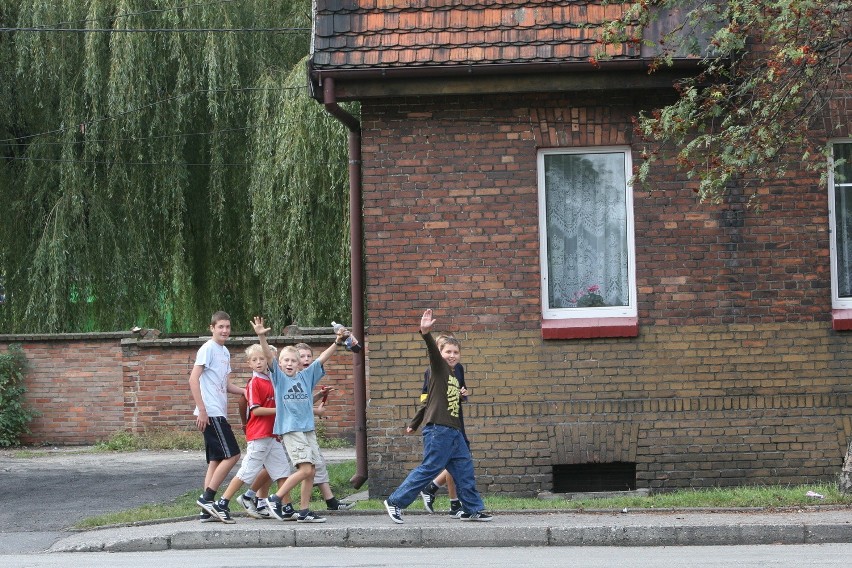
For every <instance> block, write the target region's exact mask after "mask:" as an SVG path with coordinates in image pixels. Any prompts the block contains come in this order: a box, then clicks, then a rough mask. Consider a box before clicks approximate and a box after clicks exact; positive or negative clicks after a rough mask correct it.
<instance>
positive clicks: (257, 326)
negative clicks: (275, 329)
mask: <svg viewBox="0 0 852 568" xmlns="http://www.w3.org/2000/svg"><path fill="white" fill-rule="evenodd" d="M251 326H252V328H254V332H255V333H256V334H257V335H266V334H267V333H269V332H270V329H269V328H268V327H265V326H264V325H263V318H262V317H259V316H254V320H252V323H251Z"/></svg>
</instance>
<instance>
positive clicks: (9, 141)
mask: <svg viewBox="0 0 852 568" xmlns="http://www.w3.org/2000/svg"><path fill="white" fill-rule="evenodd" d="M303 89H307V87H306V86H305V87H280V90H282V91H283V90H292V91H297V90H303ZM249 90H258V91H262V90H271V89H263V88H260V87H243V88H240V89H198V90H195V91H191V92H189V93H182V94H179V95H173V96H171V97H167V98H165V99H160V100H157V101H154V102H151V103H148V104H146V105H142V106H140V107H136V108H133V109H128V110H126V111H123V112H120V113H118V114H115V115H111V116H105V117H101V118H93V119H91V120H83V121H79V122H74V123H73V125H72V126H63V127H61V128H56V129H53V130H47V131H44V132H38V133H36V134H27V135H25V136H19V137H16V138H6V139H4V140H0V144H4V143H5V144H18V145H20V144H21V142H20V141H21V140H29V139H31V138H37V137H39V136H47V135H50V134H61V133H63V132H66V131H68V130H71V129H75V128H84V129H85V128H86V127H87V126H89V125H92V124H97V123H99V122H104V121H107V120H114V119H116V118H119V117H122V116H127V115H130V114H133V113H135V112H140V111H143V110H145V109H148V108H151V107H153V106H156V105H158V104H161V103H167V102H171V101H174V100H177V99H180V98H183V97H188V96H191V95H197V94H200V93H217V92H223V93H227V92H232V91H236V92H241V91H249Z"/></svg>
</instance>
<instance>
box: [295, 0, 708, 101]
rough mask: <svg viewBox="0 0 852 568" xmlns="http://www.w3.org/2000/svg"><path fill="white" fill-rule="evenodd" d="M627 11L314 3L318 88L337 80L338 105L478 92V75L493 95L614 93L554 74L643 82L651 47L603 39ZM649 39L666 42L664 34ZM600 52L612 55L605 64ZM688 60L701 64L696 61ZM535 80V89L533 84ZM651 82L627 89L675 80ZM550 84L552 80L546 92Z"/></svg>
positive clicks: (377, 0)
mask: <svg viewBox="0 0 852 568" xmlns="http://www.w3.org/2000/svg"><path fill="white" fill-rule="evenodd" d="M697 1H699V0H697ZM628 6H629V4H625V3H619V4H616V3H612V4H606V3H604V2H603V1H602V0H568V1H564V0H563V1H553V0H526V1H521V0H456V1H450V0H315V1H314V30H313V36H312V53H311V58H310V62H309V68H310V77H311V78H310V81H311V86H312V89H313V93H314V96H316V97H317V98H320V97H321V95H320V91H321V90H322V89H323V88H325V87H323V84H324V82H325V80H326V79H332V84H334V87H333V89H334V93H333V96H334V98H336V99H340V100H344V99H350V100H351V99H360V98H364V97H372V96H386V95H416V94H425V93H427V92H429V93H432V94H436V93H438V92H441V93H444V94H447V93H449V92H454V93H462V92H481V91H478V89H481V84H482V80H477V79H473V77H474V76H477V77H481V76H483V75H490V76H491V77H492V78H493V79H492V80H491V81H492V83H491V85H490V87H488V88H489V89H490V91H491V92H506V90H507V89H515V88H518V89H523V90H565V89H578V88H584V89H589V88H591V89H595V88H598V89H603V88H612V86H611V77H610V78H609V83H610V85H609V86H608V87H607V86H606V85H604V84H603V83H601V74H598V77H591V75H589V76H588V77H585V78H582V79H580V81H579V82H578V80H577V79H572V80H571V84H570V85H569V84H567V83H565V81H564V80H563V79H559V78H553V77H552V76H553V75H560V76H562V75H565V74H569V73H570V74H576V73H592V72H594V71H596V70H598V69H606V70H620V71H625V70H631V71H633V72H635V74H636V75H638V74H640V73H641V74H645V71H647V66H648V64H649V63H650V62H651V60H652V59H653V54H651V53H648V52H646V48H644V47H640V46H639V45H638V44H637V43H635V42H634V43H627V42H625V43H617V44H604V43H603V42H602V41H600V38H601V37H602V33H603V27H604V24H605V23H607V22H610V21H613V20H616V19H619V18H621V17H623V16H624V14H625V10H627V9H628ZM681 17H682V16H681V15H680V14H678V13H667V14H666V15H665V17H664V18H662V19H661V22H662V24H660V25H662V26H664V27H667V28H668V29H672V27H671V26H672V24H673V23H674V24H675V25H676V24H677V23H679V21H680V18H681ZM655 25H657V24H655ZM645 34H646V36H648V35H651V36H655V37H659V35H658V34H659V29H646V30H645ZM601 49H605V50H606V54H607V57H606V58H603V61H598V56H599V55H600V50H601ZM687 59H689V60H691V63H690V65H693V66H694V63H695V61H696V58H694V57H690V58H683V60H687ZM536 74H537V75H538V77H539V79H537V81H538V82H536V81H535V80H532V79H530V78H529V77H530V76H531V75H536ZM509 75H511V76H513V77H517V76H519V75H523V76H525V77H526V79H525V80H524V81H523V83H524V84H523V85H522V84H521V82H518V81H514V80H513V81H512V82H508V83H507V82H506V78H507V77H508V76H509ZM645 75H646V76H645V78H644V79H637V80H634V81H632V82H631V83H630V84H625V85H624V86H625V87H626V88H634V87H637V88H646V87H649V86H652V85H657V86H659V85H660V84H663V83H665V82H666V81H669V82H668V85H669V86H670V85H671V83H670V78H665V77H662V78H661V79H650V80H649V79H648V77H647V74H645ZM544 76H551V77H548V78H547V81H549V84H547V85H545V84H543V83H542V82H541V79H542V78H543V77H544ZM462 77H465V78H464V79H463V78H462ZM500 77H502V78H503V81H502V82H501V79H499V78H500ZM441 81H443V82H444V84H442V85H441V86H440V87H436V86H435V85H436V84H437V83H438V82H441ZM477 81H478V85H474V83H477ZM560 81H562V82H560ZM418 82H419V83H418ZM335 83H336V84H335ZM580 83H584V84H582V85H581V84H580ZM430 89H431V90H430ZM322 96H324V97H327V96H330V95H329V94H326V95H322Z"/></svg>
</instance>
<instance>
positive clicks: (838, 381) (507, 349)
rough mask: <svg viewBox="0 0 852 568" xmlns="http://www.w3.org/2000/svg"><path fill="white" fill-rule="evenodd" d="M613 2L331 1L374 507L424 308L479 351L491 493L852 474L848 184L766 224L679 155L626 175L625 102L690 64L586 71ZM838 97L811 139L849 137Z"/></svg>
mask: <svg viewBox="0 0 852 568" xmlns="http://www.w3.org/2000/svg"><path fill="white" fill-rule="evenodd" d="M620 9H621V8H619V7H618V6H607V7H603V6H599V5H594V4H593V3H590V2H568V3H556V2H548V1H542V0H539V1H531V2H503V1H498V2H482V1H477V0H473V1H471V2H464V3H461V2H445V1H439V0H415V1H412V2H406V3H399V2H376V1H375V0H369V1H368V0H361V1H355V0H353V1H349V2H341V1H339V0H318V1H317V2H315V22H314V37H313V53H312V56H311V60H310V63H309V71H310V81H311V86H312V88H313V92H314V95H315V97H316V98H317V99H318V100H319V101H320V102H322V103H323V104H325V106H326V108H327V109H328V110H329V111H330V112H332V114H335V116H337V117H338V118H341V120H343V121H344V122H346V123H347V124H348V125H349V127H350V130H351V132H352V135H351V137H350V144H351V151H352V153H353V154H352V158H353V162H354V163H356V168H357V163H358V160H361V167H360V169H359V170H358V171H356V172H355V173H356V174H357V176H358V177H357V179H355V181H354V182H353V183H354V184H357V187H356V188H355V193H353V195H355V196H356V197H359V198H360V199H361V207H360V208H359V207H358V202H357V200H356V201H353V204H354V205H353V207H355V215H356V216H358V215H359V214H360V219H359V220H360V222H362V223H363V255H362V256H363V261H362V265H363V269H364V273H363V274H364V284H363V285H364V291H365V298H366V302H365V304H366V307H367V309H368V311H367V312H365V317H366V319H367V323H368V330H369V333H368V335H369V340H370V349H369V383H370V399H369V404H368V406H367V408H366V433H367V434H366V437H367V450H366V451H367V459H368V462H369V473H370V491H371V493H372V494H373V495H374V496H382V495H387V493H388V492H389V491H390V490H392V489H393V488H394V487H395V486H396V485H397V484H398V483H399V482H400V481H401V480H402V479H403V477H404V476H405V475H406V473H407V472H408V471H409V470H410V469H411V468H412V467H414V466H415V465H416V464H417V463H419V459H420V447H421V442H420V439H419V436H404V435H403V432H404V425H405V421H406V420H407V419H408V418H410V417H411V416H412V415H413V414H414V411H415V408H416V403H417V394H418V392H419V388H420V384H421V380H422V378H421V377H422V374H421V371H422V369H423V367H424V366H425V364H426V357H425V351H424V347H423V343H422V341H421V340H420V339H419V336H418V334H417V327H418V324H419V317H420V314H421V313H422V311H423V310H424V309H425V308H433V309H434V310H435V317H436V319H437V320H438V324H437V326H436V331H450V332H452V333H454V334H456V335H457V336H458V337H459V338H460V339H461V341H462V345H463V351H462V357H463V361H464V363H465V364H466V367H467V371H466V377H467V379H468V385H469V386H470V387H471V390H472V391H473V395H472V397H471V399H470V401H469V403H468V404H467V406H466V407H465V421H466V424H467V427H468V434H469V436H470V438H471V440H472V450H473V455H474V459H475V461H476V469H477V480H478V483H479V485H480V488H481V489H482V490H484V491H486V492H506V493H510V494H515V495H531V494H535V493H537V492H539V491H542V490H552V489H556V490H566V491H567V490H577V489H604V488H606V489H623V488H653V489H668V488H681V487H691V486H694V487H710V486H727V485H737V484H758V483H772V484H774V483H782V484H786V483H804V482H814V481H818V480H820V481H823V480H831V479H833V478H834V477H835V476H836V474H838V473H839V471H840V467H841V465H842V459H843V456H844V452H845V448H846V443H847V440H849V438H850V436H852V411H850V404H849V403H850V387H849V381H848V379H847V374H848V373H847V367H849V365H850V357H852V354H850V351H852V338H850V336H849V334H847V333H843V332H842V331H840V330H843V329H844V328H847V327H848V325H847V323H848V319H847V316H848V312H845V311H844V309H845V308H849V307H852V306H850V305H847V302H848V300H849V298H848V296H850V294H849V292H848V291H847V292H846V297H845V299H844V294H843V293H842V286H840V282H839V279H840V280H842V277H838V276H832V274H833V272H832V268H831V267H832V259H835V258H836V257H837V255H838V253H837V251H835V249H834V248H833V243H831V242H830V238H831V236H832V233H831V232H830V223H832V222H833V220H832V218H831V216H830V215H829V207H830V206H831V205H832V201H831V200H830V199H829V196H830V195H831V196H834V195H835V193H834V192H835V191H836V190H838V189H839V187H840V186H839V184H835V183H834V182H830V184H829V188H828V189H827V188H826V187H825V185H824V184H820V180H819V176H815V175H813V174H810V173H807V172H805V171H804V170H796V168H791V171H790V174H789V175H788V176H787V178H785V179H784V180H783V182H777V183H774V184H769V185H764V186H762V187H761V188H760V191H759V193H760V195H761V197H762V198H763V201H762V206H763V210H762V211H761V212H760V213H756V212H755V211H754V210H751V209H748V208H747V207H746V206H745V201H746V200H745V198H744V197H742V196H740V195H738V194H737V191H736V190H735V191H734V192H733V194H732V197H731V199H729V200H728V201H726V202H725V203H722V204H720V205H710V204H700V203H698V201H697V199H696V197H695V194H694V192H693V191H692V189H693V187H694V186H693V185H692V183H691V182H690V181H688V180H687V179H685V177H683V176H682V175H681V174H679V173H678V172H677V170H675V169H674V168H673V167H672V164H670V163H669V164H665V163H664V164H662V165H661V166H658V167H657V168H656V169H655V172H654V173H653V174H652V179H651V180H650V181H649V183H648V184H647V186H646V187H643V188H638V189H633V188H631V187H630V186H629V185H628V182H627V180H628V179H629V177H630V173H631V171H632V167H633V166H634V165H635V164H636V163H638V161H639V159H640V152H641V146H640V144H639V143H638V141H637V140H635V139H634V134H633V129H632V124H631V119H632V117H633V116H635V115H636V114H637V113H638V112H639V111H640V110H642V109H650V108H653V107H654V106H659V105H660V104H661V102H662V101H665V100H669V99H672V98H673V97H674V91H673V89H672V79H673V77H676V76H683V74H685V73H691V72H694V69H695V66H696V62H695V60H694V59H690V58H688V57H681V58H676V59H675V64H674V66H673V67H672V68H671V69H669V70H666V71H663V72H658V73H655V74H651V75H649V74H647V72H646V66H647V63H648V61H649V54H647V53H643V52H640V51H637V50H635V49H632V48H630V46H614V47H613V48H612V51H611V55H612V56H613V57H612V59H611V60H608V61H602V62H600V64H599V65H598V66H592V65H591V64H590V63H589V62H588V57H589V56H590V53H591V51H590V50H591V49H592V47H593V46H594V37H593V34H594V24H596V23H599V22H601V21H604V20H606V19H611V18H612V17H613V16H615V15H617V13H616V11H617V10H620ZM578 22H585V23H588V24H592V28H588V27H587V28H582V27H579V26H577V25H575V24H577V23H578ZM590 30H591V31H590ZM346 101H359V103H360V119H359V121H355V119H354V118H353V117H352V116H351V115H347V113H346V111H343V110H342V107H341V106H340V105H339V104H338V103H340V102H346ZM844 105H845V106H844ZM836 108H837V109H839V111H837V112H838V113H839V114H838V115H837V116H839V119H837V120H835V121H834V122H832V123H831V124H830V125H829V124H827V125H826V128H825V129H824V130H823V131H820V132H816V133H815V134H814V135H815V136H816V137H817V138H818V139H821V140H822V142H823V143H824V144H831V143H834V144H836V145H837V147H838V148H839V149H841V150H842V151H844V152H848V148H849V147H850V139H849V136H850V132H849V123H850V118H852V105H850V104H849V100H848V99H847V100H846V101H845V103H843V104H840V105H838V106H837V107H836ZM827 122H828V121H827ZM837 124H840V126H841V128H840V130H832V128H833V127H834V126H836V125H837ZM831 137H835V138H831ZM837 137H839V138H837ZM838 218H839V217H838ZM353 266H357V264H353ZM838 290H840V293H838ZM833 296H834V297H835V298H834V300H833V299H832V298H833Z"/></svg>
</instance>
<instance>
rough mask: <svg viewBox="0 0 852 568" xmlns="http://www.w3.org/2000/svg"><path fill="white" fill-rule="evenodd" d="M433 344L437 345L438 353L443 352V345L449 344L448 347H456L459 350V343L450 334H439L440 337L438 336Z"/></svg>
mask: <svg viewBox="0 0 852 568" xmlns="http://www.w3.org/2000/svg"><path fill="white" fill-rule="evenodd" d="M435 343H437V344H438V351H443V350H444V346H445V345H448V344H449V345H455V346H456V347H458V348H459V349H461V343H459V340H458V339H456V338H455V336H454V335H453V334H451V333H446V334H445V333H442V334H441V335H439V336H438V338H437V339H436V340H435Z"/></svg>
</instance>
